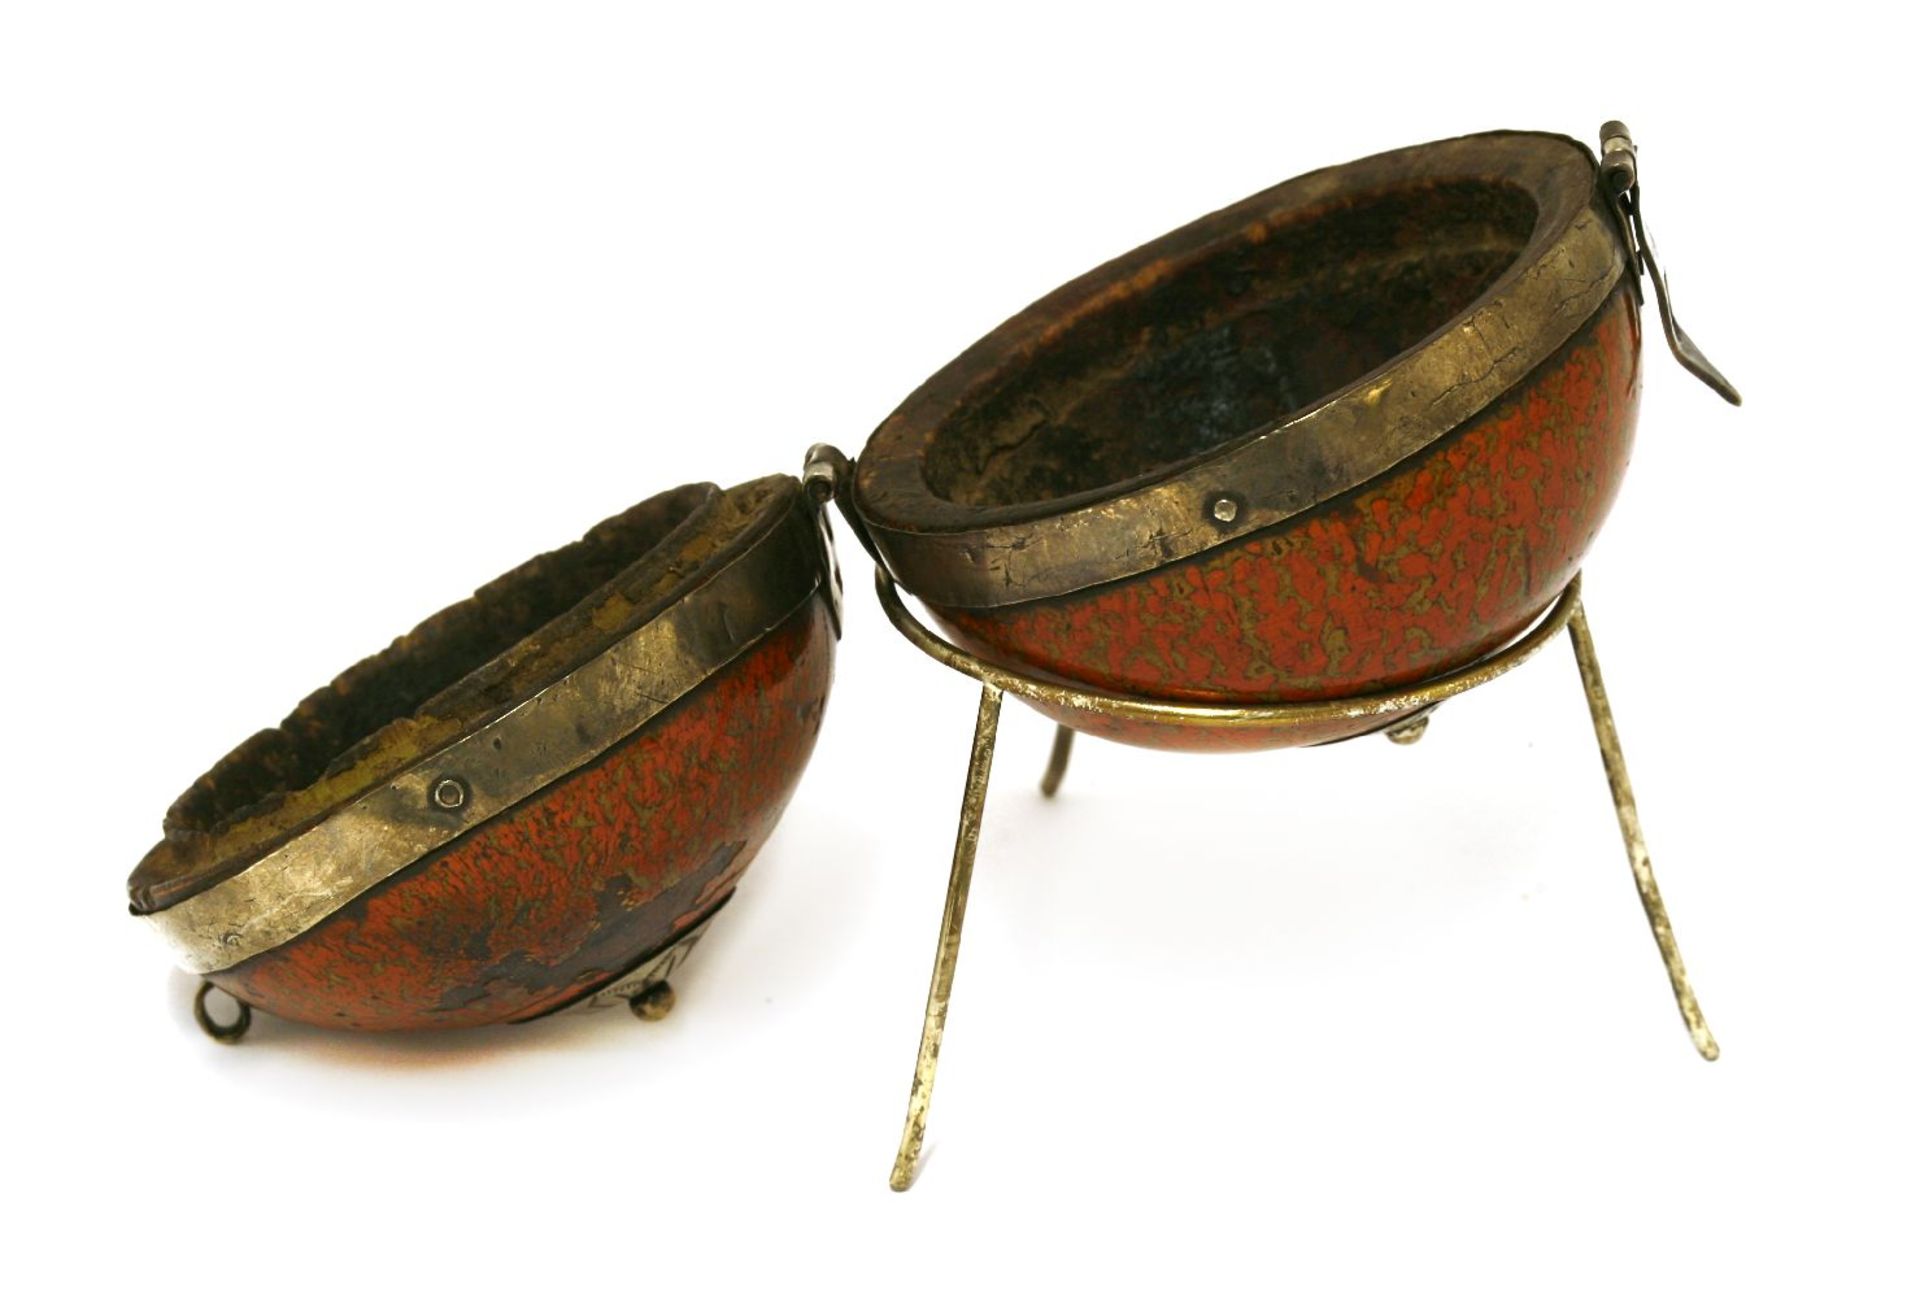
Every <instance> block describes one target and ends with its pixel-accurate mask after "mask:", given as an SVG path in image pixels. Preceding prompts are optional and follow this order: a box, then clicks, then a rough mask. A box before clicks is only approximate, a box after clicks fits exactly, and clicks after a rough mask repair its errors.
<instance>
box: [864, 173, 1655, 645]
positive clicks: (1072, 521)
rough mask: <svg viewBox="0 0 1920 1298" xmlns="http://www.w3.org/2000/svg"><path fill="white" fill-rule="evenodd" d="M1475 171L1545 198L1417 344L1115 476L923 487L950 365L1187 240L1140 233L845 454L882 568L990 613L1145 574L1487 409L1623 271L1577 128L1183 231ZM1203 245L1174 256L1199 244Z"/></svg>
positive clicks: (949, 386)
mask: <svg viewBox="0 0 1920 1298" xmlns="http://www.w3.org/2000/svg"><path fill="white" fill-rule="evenodd" d="M1475 176H1478V177H1484V178H1499V179H1505V180H1508V181H1511V182H1513V183H1516V184H1519V185H1521V186H1522V187H1523V188H1525V189H1526V190H1527V191H1528V192H1529V193H1530V194H1532V195H1533V197H1534V199H1535V201H1536V203H1537V204H1538V205H1539V209H1540V210H1539V214H1538V217H1537V219H1536V222H1535V228H1534V233H1533V235H1532V236H1531V238H1530V239H1529V240H1528V242H1527V244H1526V245H1525V247H1524V248H1523V249H1522V251H1521V252H1520V254H1519V255H1518V257H1517V258H1516V260H1515V262H1514V264H1513V265H1512V266H1511V267H1509V268H1508V270H1507V271H1506V272H1504V273H1503V274H1502V275H1501V276H1500V278H1499V279H1498V280H1496V281H1495V283H1494V284H1493V285H1492V286H1491V287H1490V288H1489V289H1488V290H1487V292H1486V293H1484V294H1483V295H1482V296H1481V297H1480V298H1479V299H1477V300H1476V301H1475V302H1474V303H1473V304H1472V305H1471V306H1470V307H1468V308H1467V309H1466V310H1464V311H1462V312H1461V313H1460V314H1459V315H1457V316H1455V317H1454V318H1453V319H1452V320H1451V321H1449V322H1448V323H1447V325H1445V326H1444V327H1443V329H1442V330H1441V331H1440V332H1439V333H1437V334H1435V335H1433V336H1431V337H1429V338H1428V339H1427V340H1426V341H1425V342H1424V343H1422V344H1420V345H1419V346H1417V347H1414V348H1412V349H1410V350H1408V351H1406V352H1403V353H1402V354H1401V355H1399V356H1397V357H1395V358H1394V359H1393V360H1391V361H1389V362H1388V363H1386V364H1385V365H1384V366H1382V367H1380V368H1378V369H1376V370H1374V371H1373V372H1371V373H1370V374H1368V375H1366V376H1365V377H1363V378H1361V379H1359V380H1357V381H1356V382H1354V383H1351V384H1349V385H1348V386H1346V387H1345V388H1342V389H1340V390H1339V391H1337V392H1335V393H1333V394H1331V395H1330V396H1328V397H1327V398H1325V399H1324V400H1322V401H1321V402H1319V403H1318V404H1317V405H1314V406H1312V407H1309V408H1308V409H1306V410H1304V411H1301V412H1300V413H1298V414H1295V415H1293V416H1291V417H1289V418H1288V419H1286V420H1285V421H1284V422H1282V423H1280V424H1278V425H1275V426H1273V427H1270V428H1267V429H1265V430H1263V431H1260V432H1258V433H1255V434H1253V435H1251V436H1249V437H1246V438H1242V439H1240V440H1239V441H1236V442H1233V443H1229V444H1228V445H1227V446H1225V447H1223V448H1222V449H1220V450H1218V451H1215V452H1212V453H1211V454H1209V455H1208V456H1206V457H1205V458H1203V459H1201V460H1199V461H1197V462H1195V463H1192V464H1190V465H1189V466H1188V467H1186V468H1184V469H1181V470H1178V471H1176V472H1172V473H1170V474H1168V475H1167V476H1164V477H1161V478H1159V479H1157V480H1154V481H1150V482H1148V483H1146V484H1145V485H1141V486H1135V487H1133V488H1132V489H1130V490H1124V491H1120V492H1116V493H1113V494H1107V495H1101V496H1099V497H1098V498H1095V499H1091V500H1086V499H1081V498H1068V499H1066V500H1063V501H1058V502H1039V503H1038V504H1034V503H1027V504H1022V505H1018V506H1008V507H1004V508H998V509H992V510H981V509H976V508H974V507H971V506H965V505H961V504H958V503H956V502H953V501H948V500H945V499H943V498H940V497H937V496H935V495H934V494H933V492H932V489H931V488H930V487H928V486H927V485H926V482H925V480H924V477H922V476H921V475H922V470H921V459H920V454H919V453H918V450H917V449H916V448H919V449H924V447H925V445H927V444H928V442H927V441H926V439H927V438H929V437H930V436H931V432H930V428H929V426H930V425H937V424H938V423H939V422H940V421H942V420H943V419H944V418H946V417H947V416H948V415H949V414H950V413H951V411H952V410H953V409H957V408H958V406H959V405H960V404H963V403H964V402H965V401H966V400H968V399H969V395H970V385H971V383H972V382H973V381H974V380H975V378H976V377H977V376H974V375H972V374H964V375H963V374H962V373H961V372H962V371H963V370H965V369H966V367H967V366H968V365H970V364H972V365H982V364H989V362H984V361H981V360H979V359H977V358H978V357H979V356H980V355H983V354H984V355H993V354H995V353H996V351H1003V352H1008V353H1011V352H1013V351H1017V350H1018V349H1019V348H1021V347H1023V346H1027V347H1030V346H1034V345H1042V344H1040V343H1036V342H1035V341H1034V339H1033V338H1032V337H1030V336H1029V335H1035V334H1036V333H1037V331H1039V330H1040V329H1042V328H1043V326H1051V327H1059V326H1058V320H1059V319H1060V318H1063V317H1072V316H1074V315H1075V313H1077V312H1083V311H1085V310H1089V309H1093V307H1092V306H1089V304H1088V301H1087V300H1083V299H1088V297H1089V295H1090V294H1092V293H1093V292H1094V289H1093V288H1090V287H1089V283H1095V284H1098V285H1104V284H1107V283H1108V282H1109V281H1118V280H1119V279H1122V278H1125V277H1127V276H1130V275H1136V274H1138V275H1145V274H1147V273H1148V271H1149V270H1150V269H1152V268H1153V267H1156V266H1159V265H1160V264H1161V263H1160V262H1158V261H1156V260H1154V259H1155V258H1156V257H1159V256H1161V255H1162V251H1161V250H1162V248H1163V245H1166V246H1170V245H1172V244H1173V243H1174V241H1176V240H1183V239H1184V240H1187V241H1189V242H1190V241H1191V240H1192V239H1193V238H1195V237H1197V236H1193V235H1190V234H1189V232H1188V231H1176V232H1175V233H1174V234H1172V235H1168V236H1164V237H1163V238H1162V239H1160V240H1156V241H1154V242H1153V243H1150V244H1147V245H1144V246H1143V247H1142V248H1140V249H1136V250H1135V251H1134V252H1133V253H1131V254H1129V255H1128V256H1126V257H1124V258H1122V259H1121V260H1120V261H1118V262H1115V263H1113V264H1112V265H1111V266H1109V267H1106V268H1103V269H1102V270H1100V271H1096V272H1094V273H1093V274H1092V275H1090V276H1087V277H1084V278H1083V279H1082V280H1081V281H1076V282H1075V283H1074V284H1071V285H1068V286H1067V287H1066V288H1064V289H1062V290H1059V291H1058V292H1057V293H1056V294H1055V295H1054V296H1052V297H1050V298H1047V299H1043V301H1042V302H1041V303H1039V304H1036V306H1035V307H1032V308H1029V309H1028V311H1027V312H1025V313H1023V314H1022V315H1021V316H1018V317H1015V319H1014V320H1012V321H1010V322H1008V324H1006V325H1003V326H1001V328H1000V329H999V330H996V331H995V332H994V333H993V334H990V335H989V336H988V337H987V338H986V339H983V340H982V341H981V342H980V343H979V344H976V346H975V348H974V349H973V350H972V351H970V352H969V353H968V354H967V355H966V356H963V357H962V358H961V360H959V361H956V362H954V364H953V365H951V366H949V367H948V370H947V371H943V372H942V374H940V375H936V376H935V377H934V378H933V379H931V380H929V381H928V383H927V384H926V386H925V387H924V388H923V389H922V391H921V392H920V393H917V394H916V395H915V396H914V397H912V398H909V399H908V402H907V403H906V404H905V405H903V406H902V407H901V409H900V411H897V412H895V414H894V415H893V416H892V417H890V418H889V419H888V420H887V422H886V423H884V424H882V425H881V428H880V430H879V431H878V432H876V433H875V435H874V438H873V440H872V443H870V445H869V450H868V452H867V453H865V454H863V455H862V456H861V457H860V460H859V463H858V481H857V490H856V493H855V496H856V504H857V508H858V510H859V512H860V514H861V518H862V521H863V522H864V523H865V525H866V527H867V529H868V530H869V532H870V533H871V536H872V538H873V542H874V544H875V545H876V546H877V547H878V549H879V551H880V552H881V553H882V554H883V555H884V556H885V560H886V563H887V565H888V566H889V567H890V568H891V569H892V570H893V573H894V575H895V577H896V578H897V579H898V580H899V582H900V583H901V584H902V585H904V586H905V587H906V588H907V589H908V590H911V591H912V592H914V594H916V595H918V596H920V597H921V598H923V599H925V600H928V601H929V602H931V603H933V604H937V605H943V606H946V607H952V608H993V607H999V606H1003V605H1008V604H1018V603H1024V602H1026V601H1029V600H1035V599H1045V598H1050V597H1053V596H1058V595H1065V594H1069V593H1071V592H1073V591H1076V590H1084V589H1086V588H1087V587H1090V586H1096V585H1100V584H1102V583H1104V582H1109V581H1114V580H1118V579H1120V578H1123V577H1130V576H1134V575H1137V574H1139V573H1143V572H1149V571H1152V570H1153V569H1155V568H1159V567H1163V566H1165V565H1167V564H1169V563H1173V562H1177V561H1180V560H1183V559H1187V558H1190V557H1192V556H1194V555H1196V554H1200V553H1202V552H1204V551H1207V550H1211V549H1213V548H1215V547H1217V546H1221V545H1226V544H1229V543H1231V542H1233V541H1235V540H1237V539H1240V538H1243V537H1246V536H1249V535H1251V534H1253V533H1255V532H1258V531H1261V530H1263V529H1265V528H1269V527H1272V526H1274V525H1275V524H1278V523H1283V522H1285V521H1287V520H1288V519H1291V518H1294V517H1296V516H1298V515H1299V514H1301V513H1304V512H1305V511H1306V510H1308V509H1311V508H1313V507H1314V506H1315V505H1318V504H1321V503H1323V502H1325V501H1328V500H1331V499H1333V498H1334V497H1335V496H1338V495H1340V494H1341V493H1343V492H1346V491H1349V490H1351V489H1353V488H1354V487H1356V486H1359V485H1360V484H1362V483H1364V482H1366V481H1368V480H1369V479H1371V478H1374V477H1376V476H1378V475H1379V474H1381V473H1383V472H1385V471H1387V470H1388V469H1391V468H1392V467H1393V466H1394V465H1396V464H1398V463H1400V462H1401V461H1403V460H1405V459H1407V458H1408V457H1410V456H1412V455H1414V454H1415V453H1417V452H1419V451H1420V450H1422V449H1423V448H1425V447H1426V446H1428V445H1430V444H1432V443H1433V442H1435V441H1437V440H1439V439H1440V438H1442V437H1444V436H1446V435H1447V434H1448V433H1449V432H1451V431H1453V430H1454V429H1455V428H1457V427H1459V426H1460V425H1461V424H1462V423H1464V422H1465V421H1466V420H1468V419H1470V418H1472V417H1473V416H1474V415H1476V414H1478V413H1479V412H1480V411H1482V410H1484V409H1485V408H1487V407H1488V406H1490V405H1492V404H1493V403H1494V402H1495V401H1496V400H1498V399H1499V397H1500V396H1501V395H1502V394H1504V393H1505V392H1507V391H1508V390H1509V389H1511V388H1512V387H1513V386H1514V385H1515V384H1516V383H1518V382H1519V381H1520V380H1521V379H1522V378H1524V377H1525V376H1526V375H1527V373H1528V372H1530V371H1531V370H1532V369H1533V368H1534V367H1535V366H1537V365H1539V364H1540V363H1541V362H1542V361H1544V360H1545V359H1547V358H1548V357H1549V356H1551V355H1552V354H1553V353H1554V352H1555V351H1556V350H1558V349H1559V347H1560V346H1561V345H1562V344H1563V343H1565V342H1566V341H1567V340H1568V339H1569V338H1571V337H1573V335H1574V334H1575V333H1576V332H1577V331H1578V330H1579V329H1580V327H1581V326H1582V325H1583V324H1585V323H1586V322H1587V320H1589V319H1590V318H1591V317H1592V316H1593V314H1594V312H1595V311H1597V310H1598V309H1599V308H1600V307H1601V305H1602V304H1603V303H1604V302H1605V301H1606V299H1607V295H1608V294H1609V293H1611V292H1612V290H1613V287H1614V285H1615V284H1616V283H1617V282H1618V281H1619V279H1620V277H1621V276H1622V275H1623V274H1624V273H1625V271H1626V267H1627V261H1626V252H1625V250H1624V248H1623V247H1622V245H1621V241H1620V234H1619V232H1618V230H1617V228H1616V227H1615V223H1614V218H1613V216H1612V214H1611V210H1610V208H1609V207H1608V206H1607V205H1606V203H1605V200H1604V198H1603V197H1602V196H1601V195H1600V194H1599V191H1598V188H1597V185H1596V178H1597V171H1596V168H1595V165H1594V162H1593V159H1592V155H1591V154H1589V153H1587V151H1586V150H1585V149H1584V148H1582V147H1581V146H1579V145H1578V144H1576V143H1575V142H1573V141H1571V140H1567V139H1564V138H1561V137H1554V136H1520V137H1515V136H1511V135H1494V136H1468V137H1465V138H1463V139H1459V140H1448V141H1442V142H1440V143H1438V144H1433V145H1423V146H1419V147H1417V148H1415V149H1409V150H1401V151H1399V152H1397V153H1392V154H1382V155H1380V156H1379V157H1377V158H1370V159H1364V160H1362V161H1361V162H1357V163H1351V164H1348V165H1347V166H1345V167H1337V168H1332V169H1330V170H1328V171H1325V172H1316V173H1313V174H1312V175H1309V176H1303V177H1300V178H1298V179H1296V180H1292V181H1288V182H1286V183H1284V184H1282V185H1280V186H1277V187H1276V188H1275V189H1273V190H1270V191H1268V192H1267V193H1265V194H1262V195H1256V196H1254V198H1252V199H1248V200H1245V201H1244V202H1243V203H1241V204H1238V205H1236V206H1235V207H1233V208H1229V209H1227V210H1226V211H1225V212H1221V213H1215V214H1214V216H1212V217H1208V218H1204V219H1203V220H1202V221H1201V222H1196V223H1195V226H1194V227H1190V229H1197V228H1199V227H1202V226H1206V227H1209V228H1212V227H1214V226H1220V227H1222V228H1223V229H1229V230H1239V229H1241V228H1242V225H1241V224H1232V223H1228V222H1226V221H1225V220H1224V218H1227V217H1229V216H1231V217H1233V218H1234V221H1236V222H1245V221H1252V220H1257V219H1259V217H1258V215H1257V213H1259V212H1270V213H1271V212H1278V213H1284V212H1285V211H1288V210H1293V209H1294V208H1296V207H1299V206H1305V205H1308V204H1311V203H1314V202H1319V201H1325V200H1326V199H1327V198H1328V197H1330V196H1333V197H1337V196H1338V195H1340V194H1346V193H1352V192H1356V191H1364V190H1365V188H1366V186H1367V185H1369V184H1383V183H1392V182H1395V181H1405V180H1409V179H1412V180H1424V179H1434V178H1446V177H1463V178H1465V177H1475ZM1208 237H1209V238H1210V239H1211V238H1213V237H1215V236H1213V235H1209V236H1208ZM1211 247H1212V245H1211V244H1208V245H1207V246H1206V247H1205V248H1203V249H1201V250H1200V251H1199V252H1198V253H1187V254H1181V255H1183V256H1185V255H1194V256H1199V257H1201V258H1203V259H1204V257H1206V256H1208V255H1210V250H1211ZM1165 255H1166V256H1167V257H1169V258H1171V257H1174V256H1175V254H1174V253H1172V252H1167V253H1165ZM1094 306H1097V303H1095V304H1094ZM956 376H957V377H956ZM963 388H965V389H968V390H965V391H963V390H961V389H963ZM882 446H884V450H883V451H881V452H880V453H878V454H876V453H875V452H876V448H880V447H882ZM1223 501H1227V502H1231V506H1232V507H1231V509H1227V508H1221V507H1220V505H1221V502H1223ZM1048 510H1051V512H1047V511H1048ZM903 512H904V513H910V514H912V515H914V517H913V518H907V517H903V516H902V514H903ZM1008 514H1015V515H1018V516H1017V517H1006V516H1007V515H1008ZM995 515H999V516H1000V518H999V519H995ZM975 520H978V521H975Z"/></svg>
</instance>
